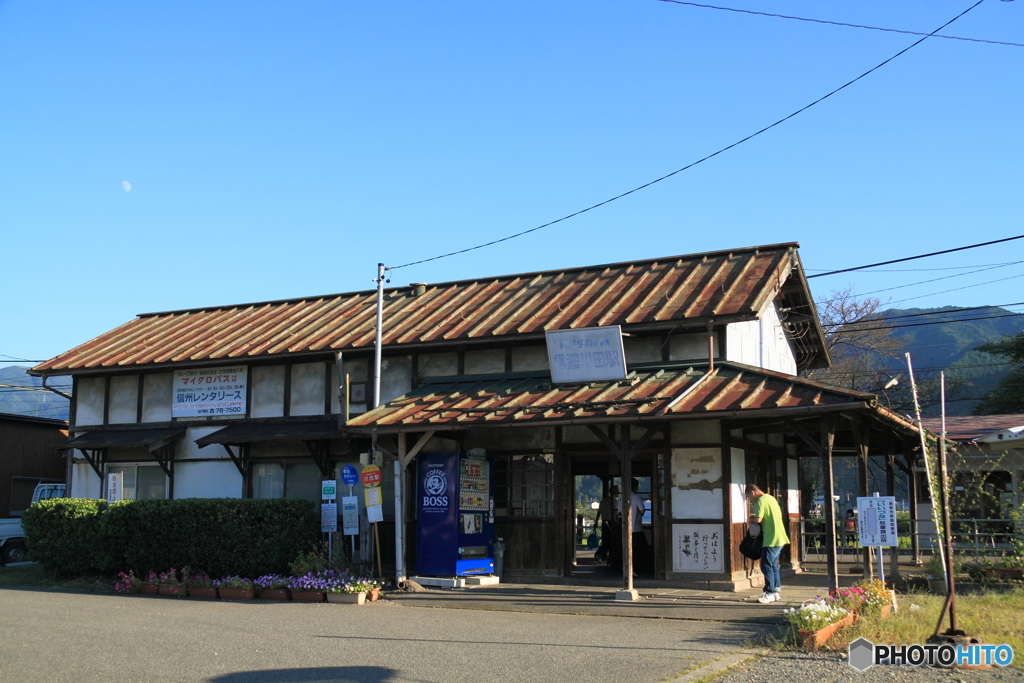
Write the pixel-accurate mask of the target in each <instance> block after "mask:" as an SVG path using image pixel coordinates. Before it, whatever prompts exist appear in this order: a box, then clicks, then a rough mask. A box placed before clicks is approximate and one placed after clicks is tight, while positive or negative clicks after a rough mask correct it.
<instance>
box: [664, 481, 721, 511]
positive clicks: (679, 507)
mask: <svg viewBox="0 0 1024 683" xmlns="http://www.w3.org/2000/svg"><path fill="white" fill-rule="evenodd" d="M672 517H673V518H674V519H721V518H722V489H712V490H710V491H706V490H704V489H677V488H674V489H672Z"/></svg>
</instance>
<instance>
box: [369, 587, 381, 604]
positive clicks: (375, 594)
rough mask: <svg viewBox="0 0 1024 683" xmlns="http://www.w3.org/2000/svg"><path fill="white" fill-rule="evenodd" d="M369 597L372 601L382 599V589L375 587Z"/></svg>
mask: <svg viewBox="0 0 1024 683" xmlns="http://www.w3.org/2000/svg"><path fill="white" fill-rule="evenodd" d="M367 597H368V598H369V600H370V602H377V601H378V600H380V589H379V588H374V589H373V590H372V591H370V594H369V595H368V596H367Z"/></svg>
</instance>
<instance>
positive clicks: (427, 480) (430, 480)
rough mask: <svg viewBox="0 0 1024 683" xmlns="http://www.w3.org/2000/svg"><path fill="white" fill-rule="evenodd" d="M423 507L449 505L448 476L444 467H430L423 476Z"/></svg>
mask: <svg viewBox="0 0 1024 683" xmlns="http://www.w3.org/2000/svg"><path fill="white" fill-rule="evenodd" d="M423 493H424V496H423V507H424V508H447V507H448V496H447V495H446V494H447V493H448V478H447V477H446V476H445V474H444V470H443V469H429V470H427V473H426V475H425V476H424V477H423Z"/></svg>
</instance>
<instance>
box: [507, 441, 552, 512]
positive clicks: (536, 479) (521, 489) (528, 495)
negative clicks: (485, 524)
mask: <svg viewBox="0 0 1024 683" xmlns="http://www.w3.org/2000/svg"><path fill="white" fill-rule="evenodd" d="M554 461H555V456H554V455H553V454H551V453H537V454H534V455H510V456H497V457H493V458H492V462H493V464H494V467H493V477H494V513H495V514H496V515H497V516H499V517H553V516H554V514H555V466H554Z"/></svg>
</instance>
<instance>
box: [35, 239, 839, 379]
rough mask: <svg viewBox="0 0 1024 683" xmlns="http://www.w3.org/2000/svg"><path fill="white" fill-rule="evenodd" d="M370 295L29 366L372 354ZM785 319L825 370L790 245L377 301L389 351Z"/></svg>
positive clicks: (119, 336) (276, 304) (112, 342)
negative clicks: (770, 316) (780, 309)
mask: <svg viewBox="0 0 1024 683" xmlns="http://www.w3.org/2000/svg"><path fill="white" fill-rule="evenodd" d="M375 296H376V293H375V291H366V292H355V293H351V294H336V295H331V296H321V297H309V298H304V299H289V300H284V301H270V302H264V303H253V304H243V305H238V306H221V307H214V308H200V309H193V310H183V311H171V312H167V313H149V314H144V315H140V316H139V317H137V318H135V319H134V320H131V321H129V322H127V323H125V324H124V325H121V326H120V327H118V328H116V329H114V330H112V331H110V332H107V333H106V334H103V335H100V336H99V337H97V338H95V339H93V340H92V341H89V342H86V343H84V344H82V345H80V346H77V347H75V348H74V349H71V350H70V351H67V352H65V353H62V354H61V355H59V356H57V357H56V358H53V359H51V360H48V361H46V362H45V363H41V364H39V365H37V366H35V367H34V368H33V369H32V370H31V372H32V373H33V374H37V375H46V374H66V373H68V372H76V371H79V372H80V371H87V370H96V369H104V368H132V367H137V366H161V365H168V364H185V363H188V364H196V363H211V362H221V361H223V362H234V361H238V360H247V359H254V358H263V357H269V356H277V355H295V354H310V353H327V352H331V351H345V350H354V349H371V348H372V347H373V341H374V311H375V303H376V302H375ZM775 298H779V300H780V301H781V304H782V305H783V306H784V307H785V308H787V309H789V310H790V311H791V313H787V315H789V318H788V321H787V322H788V324H791V325H795V326H796V327H794V340H795V341H794V343H795V344H796V346H797V353H798V361H799V362H800V365H801V367H815V366H821V365H825V364H827V363H828V353H827V351H826V350H825V347H824V344H823V343H822V337H823V335H822V332H821V328H820V326H819V324H818V321H817V316H816V313H815V311H814V304H813V300H812V299H811V296H810V291H809V289H808V287H807V282H806V280H805V279H804V276H803V273H802V270H801V268H800V263H799V257H798V256H797V245H796V244H779V245H772V246H765V247H752V248H746V249H736V250H733V251H720V252H713V253H705V254H693V255H689V256H672V257H667V258H661V259H652V260H647V261H636V262H631V263H617V264H611V265H604V266H593V267H587V268H573V269H567V270H556V271H547V272H540V273H525V274H521V275H508V276H502V277H494V278H485V279H478V280H463V281H458V282H449V283H443V284H434V285H428V286H427V287H426V291H425V292H424V293H423V294H420V295H419V296H416V295H415V294H414V290H413V289H412V288H410V287H399V288H391V289H388V290H386V293H385V309H384V320H385V325H384V344H385V346H387V347H400V346H414V345H422V344H438V343H444V342H453V341H469V340H473V341H495V340H501V339H508V338H510V337H513V336H517V335H536V336H538V337H539V336H542V335H543V333H544V331H545V330H555V329H569V328H581V327H593V326H599V325H622V326H623V327H624V328H626V329H627V330H628V329H637V330H639V329H644V328H649V329H650V328H664V329H670V328H676V327H679V326H680V325H690V324H693V325H701V324H703V323H704V322H706V321H708V320H711V319H714V320H716V321H719V322H729V321H733V320H752V319H754V318H755V317H756V316H757V315H758V313H759V312H760V311H761V310H762V309H763V308H764V307H765V306H766V305H767V304H768V303H769V302H770V301H771V300H772V299H775Z"/></svg>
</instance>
